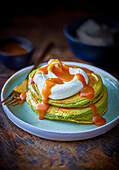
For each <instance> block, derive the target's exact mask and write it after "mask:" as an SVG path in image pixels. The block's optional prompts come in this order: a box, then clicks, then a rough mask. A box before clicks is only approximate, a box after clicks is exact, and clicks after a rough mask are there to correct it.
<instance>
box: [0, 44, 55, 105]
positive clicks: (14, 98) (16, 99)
mask: <svg viewBox="0 0 119 170" xmlns="http://www.w3.org/2000/svg"><path fill="white" fill-rule="evenodd" d="M53 45H54V44H53V43H52V42H50V43H49V44H48V45H47V46H46V48H45V49H44V51H43V53H42V54H41V55H40V57H39V58H38V59H37V61H36V62H35V64H34V67H33V68H32V69H31V70H30V72H31V71H33V70H34V69H36V68H37V67H38V65H39V64H40V63H41V62H42V61H43V58H44V57H45V56H46V54H47V53H48V51H49V50H50V49H51V47H52V46H53ZM28 76H29V73H28V75H27V77H26V78H25V80H24V81H23V82H22V83H21V84H19V85H18V86H16V87H14V89H13V90H12V92H11V93H10V94H9V95H8V96H7V97H6V98H5V99H4V100H3V101H1V102H0V104H2V103H3V104H4V105H7V106H10V105H11V106H17V105H19V104H21V103H23V102H24V101H25V100H21V94H24V93H26V92H27V91H28V86H27V84H28Z"/></svg>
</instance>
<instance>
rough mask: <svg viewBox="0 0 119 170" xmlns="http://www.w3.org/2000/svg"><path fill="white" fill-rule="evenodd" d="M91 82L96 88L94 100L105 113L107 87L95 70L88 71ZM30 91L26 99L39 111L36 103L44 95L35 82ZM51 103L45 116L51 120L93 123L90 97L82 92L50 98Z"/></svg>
mask: <svg viewBox="0 0 119 170" xmlns="http://www.w3.org/2000/svg"><path fill="white" fill-rule="evenodd" d="M36 71H37V69H36V70H33V71H32V72H31V73H30V74H29V80H30V79H31V78H32V79H33V77H34V75H35V73H36ZM87 75H88V78H89V83H88V85H89V86H91V87H92V88H93V89H94V100H93V101H92V102H93V103H94V105H95V106H96V108H97V112H98V114H99V115H101V116H102V115H103V114H104V113H105V111H106V109H107V106H108V103H107V97H108V93H107V88H106V86H105V85H103V82H102V79H101V77H100V76H99V75H98V74H97V73H95V72H92V71H91V72H88V74H87ZM28 88H29V90H28V92H27V97H26V101H27V103H28V104H29V105H30V107H31V108H32V109H33V110H34V111H35V112H36V113H38V111H37V110H36V108H35V107H36V105H37V104H38V103H39V102H41V101H42V95H41V94H40V92H39V90H38V87H37V85H36V84H35V83H30V84H28ZM48 103H49V104H50V107H49V109H48V110H47V113H46V114H45V115H44V118H47V119H51V120H62V121H72V122H76V123H93V121H92V117H93V113H92V110H91V107H90V106H89V103H90V101H89V99H87V98H84V97H81V96H80V93H77V94H75V95H73V96H71V97H68V98H65V99H60V100H53V99H49V100H48Z"/></svg>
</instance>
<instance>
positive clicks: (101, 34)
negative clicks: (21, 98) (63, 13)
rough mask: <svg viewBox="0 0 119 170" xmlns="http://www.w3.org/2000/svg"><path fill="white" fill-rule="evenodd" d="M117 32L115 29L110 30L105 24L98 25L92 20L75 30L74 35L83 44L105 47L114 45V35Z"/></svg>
mask: <svg viewBox="0 0 119 170" xmlns="http://www.w3.org/2000/svg"><path fill="white" fill-rule="evenodd" d="M117 31H118V29H117V28H111V27H109V26H108V25H106V24H98V23H97V22H95V21H94V20H92V19H89V20H87V21H86V22H84V23H83V24H82V25H81V26H80V27H79V28H78V29H77V30H76V34H77V37H78V39H79V40H80V41H81V42H83V43H86V44H90V45H97V46H100V45H101V46H107V45H113V44H114V34H115V33H116V32H117Z"/></svg>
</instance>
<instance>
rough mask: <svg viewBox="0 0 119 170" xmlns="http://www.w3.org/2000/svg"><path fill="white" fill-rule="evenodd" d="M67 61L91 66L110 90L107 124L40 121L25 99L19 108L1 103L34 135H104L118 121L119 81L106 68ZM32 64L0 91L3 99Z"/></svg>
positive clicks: (77, 137)
mask: <svg viewBox="0 0 119 170" xmlns="http://www.w3.org/2000/svg"><path fill="white" fill-rule="evenodd" d="M64 63H66V64H70V65H76V66H81V67H85V68H88V69H90V70H92V71H94V72H96V73H98V74H99V75H100V76H101V78H102V80H103V83H104V84H105V85H106V87H107V89H108V109H107V111H106V112H105V114H104V118H105V119H106V121H107V123H106V124H105V125H104V126H101V127H98V126H95V125H93V124H77V123H72V122H63V121H54V120H48V119H44V120H39V119H38V115H37V114H36V113H35V112H34V111H33V110H32V109H31V108H30V106H29V105H28V104H27V103H26V102H24V103H23V104H21V105H19V106H16V107H11V106H6V105H2V106H3V109H4V111H5V113H6V114H7V116H8V118H9V119H10V120H11V121H12V122H13V123H14V124H15V125H17V126H18V127H19V128H21V129H23V130H25V131H27V132H29V133H31V134H34V135H36V136H39V137H42V138H45V139H51V140H58V141H75V140H83V139H89V138H92V137H95V136H98V135H101V134H103V133H105V132H107V131H108V130H110V129H111V128H113V127H114V126H116V125H117V124H118V123H119V82H118V80H117V79H116V78H115V77H113V76H112V75H111V74H109V73H107V72H106V71H104V70H102V69H100V68H97V67H94V66H90V65H87V64H81V63H75V62H64ZM45 64H46V63H45ZM32 67H33V66H30V67H26V68H24V69H22V70H20V71H18V72H16V73H15V74H14V75H12V76H11V77H10V78H9V79H8V80H7V82H6V83H5V85H4V87H3V89H2V92H1V100H3V99H4V98H6V97H7V96H8V95H9V93H10V92H11V91H12V89H13V88H14V87H15V86H16V85H18V84H20V83H21V82H22V81H23V80H24V79H25V77H26V76H27V74H28V73H29V72H30V70H31V68H32Z"/></svg>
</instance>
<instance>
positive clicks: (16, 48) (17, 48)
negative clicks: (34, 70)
mask: <svg viewBox="0 0 119 170" xmlns="http://www.w3.org/2000/svg"><path fill="white" fill-rule="evenodd" d="M0 50H1V51H3V52H5V53H7V54H13V55H19V54H25V53H27V50H26V49H25V48H23V47H22V46H21V45H20V44H19V43H12V42H11V43H6V44H4V45H2V46H1V47H0Z"/></svg>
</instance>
